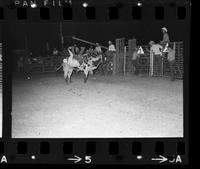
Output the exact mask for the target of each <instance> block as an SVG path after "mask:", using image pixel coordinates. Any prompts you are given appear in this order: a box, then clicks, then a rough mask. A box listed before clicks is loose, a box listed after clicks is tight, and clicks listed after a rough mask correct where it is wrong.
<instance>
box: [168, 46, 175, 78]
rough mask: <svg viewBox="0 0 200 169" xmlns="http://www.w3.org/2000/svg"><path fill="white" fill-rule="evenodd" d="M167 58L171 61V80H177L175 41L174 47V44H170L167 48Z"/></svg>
mask: <svg viewBox="0 0 200 169" xmlns="http://www.w3.org/2000/svg"><path fill="white" fill-rule="evenodd" d="M167 53H168V55H167V60H168V62H169V68H170V79H171V81H174V80H175V71H176V70H175V43H173V47H172V45H169V46H168V49H167Z"/></svg>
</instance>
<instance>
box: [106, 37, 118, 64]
mask: <svg viewBox="0 0 200 169" xmlns="http://www.w3.org/2000/svg"><path fill="white" fill-rule="evenodd" d="M115 52H116V49H115V45H114V44H113V43H112V42H111V41H108V50H107V51H106V55H107V59H109V60H111V59H112V58H113V56H114V54H115Z"/></svg>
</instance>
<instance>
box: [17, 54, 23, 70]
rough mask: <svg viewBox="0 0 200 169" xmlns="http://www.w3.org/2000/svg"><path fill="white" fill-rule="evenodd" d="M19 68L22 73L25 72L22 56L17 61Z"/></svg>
mask: <svg viewBox="0 0 200 169" xmlns="http://www.w3.org/2000/svg"><path fill="white" fill-rule="evenodd" d="M17 68H18V71H19V72H20V73H21V72H23V57H22V56H21V57H20V58H19V59H18V60H17Z"/></svg>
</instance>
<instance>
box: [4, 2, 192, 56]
mask: <svg viewBox="0 0 200 169" xmlns="http://www.w3.org/2000/svg"><path fill="white" fill-rule="evenodd" d="M72 2H73V5H72V9H73V19H72V20H68V21H65V20H63V18H62V8H59V7H53V8H50V20H40V15H39V14H40V10H39V8H36V9H31V8H30V7H29V8H27V15H28V16H27V17H28V20H25V21H23V20H22V21H20V20H18V19H17V17H16V12H17V9H16V8H10V7H8V8H6V9H5V19H7V20H9V19H10V20H12V22H9V23H8V24H4V29H5V30H4V31H5V33H6V34H7V35H6V40H7V41H9V44H10V45H9V49H10V50H13V49H24V48H25V36H27V39H28V49H29V51H30V52H33V53H34V54H35V55H39V54H45V52H46V43H47V42H48V43H49V48H50V51H51V50H52V49H53V48H54V47H56V48H58V49H61V40H60V30H59V29H60V27H59V23H60V22H62V29H63V36H67V37H68V38H69V37H71V36H74V35H75V36H77V37H80V38H83V39H85V40H88V41H91V42H99V43H100V44H101V45H105V46H107V45H108V44H107V42H108V40H111V41H113V42H114V41H115V39H116V38H123V37H125V38H126V39H129V38H136V39H137V44H138V45H147V44H148V42H149V41H150V40H154V41H155V42H160V41H161V40H162V32H161V28H162V27H167V29H168V33H169V37H170V41H172V42H173V41H183V42H184V45H185V48H184V49H185V53H186V55H189V44H190V12H191V6H190V2H189V1H188V0H154V1H152V0H142V1H141V2H142V4H143V5H142V17H141V19H140V20H134V19H132V12H131V8H132V6H135V5H136V2H138V1H136V0H132V1H130V0H102V1H97V0H90V1H88V2H89V6H92V7H95V8H96V19H95V20H87V19H86V14H85V8H83V7H82V2H83V1H82V0H73V1H72ZM113 6H114V7H117V8H118V11H119V18H118V19H117V20H109V17H108V8H109V7H113ZM156 6H163V7H164V10H165V11H164V19H163V20H157V19H156V18H155V11H154V9H155V7H156ZM178 6H184V7H186V18H185V19H183V20H179V19H178V18H177V7H178ZM4 39H5V38H4ZM65 40H66V39H65Z"/></svg>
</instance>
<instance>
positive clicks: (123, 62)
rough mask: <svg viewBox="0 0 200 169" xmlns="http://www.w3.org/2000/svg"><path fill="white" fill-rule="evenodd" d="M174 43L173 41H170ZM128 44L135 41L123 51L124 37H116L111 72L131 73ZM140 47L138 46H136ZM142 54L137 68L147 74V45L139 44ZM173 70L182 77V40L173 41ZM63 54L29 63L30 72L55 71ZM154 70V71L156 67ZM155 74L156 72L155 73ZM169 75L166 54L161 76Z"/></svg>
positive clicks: (148, 59)
mask: <svg viewBox="0 0 200 169" xmlns="http://www.w3.org/2000/svg"><path fill="white" fill-rule="evenodd" d="M172 43H174V42H172ZM130 44H133V45H134V46H136V41H134V40H133V41H129V45H128V46H126V50H127V51H126V52H125V53H124V45H125V43H124V38H121V39H118V40H117V43H116V45H117V46H116V49H117V53H116V55H117V56H115V57H116V58H115V59H113V69H112V70H113V74H114V75H117V74H124V75H125V74H126V73H133V65H132V54H131V52H130V48H131V51H133V47H131V45H130ZM137 47H140V46H137ZM141 47H142V49H143V51H144V54H142V55H140V59H139V62H138V63H139V64H138V68H139V70H140V73H141V74H145V75H149V71H150V51H149V46H148V45H143V46H141ZM175 47H176V51H175V70H176V74H175V77H176V78H183V74H184V65H183V63H184V62H183V59H184V51H183V49H184V44H183V42H175ZM62 59H63V56H49V57H46V58H44V59H43V60H42V61H41V62H39V63H36V62H35V63H32V64H31V72H32V73H35V72H55V70H56V68H57V67H59V66H60V64H61V63H62ZM154 72H156V67H155V70H154ZM155 75H156V74H155ZM169 75H170V69H169V63H168V61H167V54H166V55H165V57H164V59H163V76H164V77H167V76H169Z"/></svg>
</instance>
